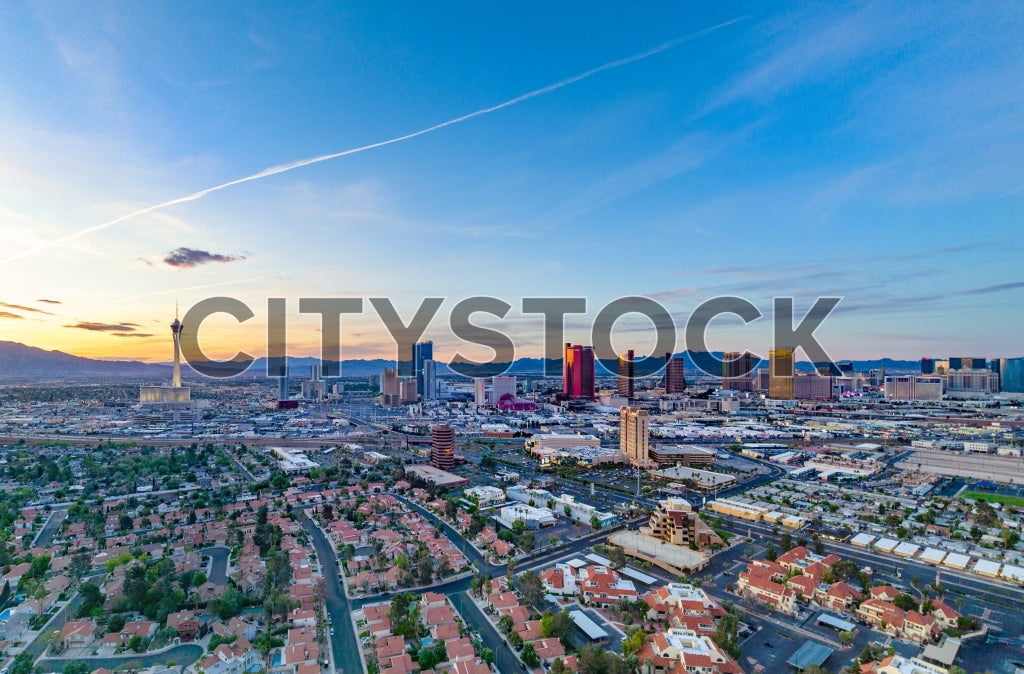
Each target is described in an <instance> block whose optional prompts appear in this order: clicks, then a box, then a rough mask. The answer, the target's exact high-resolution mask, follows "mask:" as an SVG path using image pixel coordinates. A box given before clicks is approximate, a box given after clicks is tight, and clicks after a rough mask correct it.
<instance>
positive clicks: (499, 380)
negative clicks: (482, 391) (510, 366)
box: [491, 375, 516, 405]
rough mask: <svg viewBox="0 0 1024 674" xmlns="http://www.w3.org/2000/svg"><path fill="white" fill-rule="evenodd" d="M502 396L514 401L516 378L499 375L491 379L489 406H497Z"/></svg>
mask: <svg viewBox="0 0 1024 674" xmlns="http://www.w3.org/2000/svg"><path fill="white" fill-rule="evenodd" d="M504 396H509V397H511V399H512V400H515V397H516V378H515V377H514V376H512V375H499V376H497V377H492V378H491V404H492V405H497V404H498V403H499V402H500V401H501V399H502V397H504ZM506 400H507V398H506Z"/></svg>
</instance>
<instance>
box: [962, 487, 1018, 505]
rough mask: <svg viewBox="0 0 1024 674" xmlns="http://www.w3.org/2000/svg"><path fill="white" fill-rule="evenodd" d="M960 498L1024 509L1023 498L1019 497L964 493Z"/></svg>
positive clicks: (978, 492) (973, 492)
mask: <svg viewBox="0 0 1024 674" xmlns="http://www.w3.org/2000/svg"><path fill="white" fill-rule="evenodd" d="M961 496H963V497H964V498H966V499H971V500H972V501H988V502H989V503H1001V504H1003V505H1012V506H1015V507H1018V508H1024V498H1022V497H1020V496H1007V495H1005V494H987V493H985V492H980V491H965V492H964V493H962V494H961Z"/></svg>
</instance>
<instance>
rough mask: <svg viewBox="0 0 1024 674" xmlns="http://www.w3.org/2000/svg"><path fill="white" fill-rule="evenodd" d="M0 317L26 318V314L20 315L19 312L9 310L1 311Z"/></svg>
mask: <svg viewBox="0 0 1024 674" xmlns="http://www.w3.org/2000/svg"><path fill="white" fill-rule="evenodd" d="M0 318H25V317H24V316H19V315H18V314H12V313H11V312H9V311H0Z"/></svg>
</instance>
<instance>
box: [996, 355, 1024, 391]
mask: <svg viewBox="0 0 1024 674" xmlns="http://www.w3.org/2000/svg"><path fill="white" fill-rule="evenodd" d="M1000 360H1001V362H1000V364H999V377H1000V388H1001V389H1002V390H1003V391H1006V392H1007V393H1024V358H1002V359H1000Z"/></svg>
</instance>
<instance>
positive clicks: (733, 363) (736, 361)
mask: <svg viewBox="0 0 1024 674" xmlns="http://www.w3.org/2000/svg"><path fill="white" fill-rule="evenodd" d="M722 360H723V362H722V388H723V389H727V390H730V391H751V390H753V388H754V379H753V377H752V376H751V371H752V370H753V369H754V363H753V361H754V358H753V356H752V355H751V354H750V353H749V352H743V353H740V352H739V351H726V352H725V353H724V354H723V355H722Z"/></svg>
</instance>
